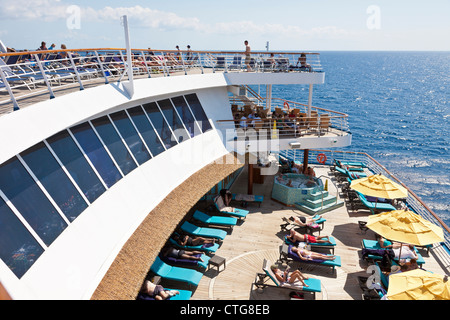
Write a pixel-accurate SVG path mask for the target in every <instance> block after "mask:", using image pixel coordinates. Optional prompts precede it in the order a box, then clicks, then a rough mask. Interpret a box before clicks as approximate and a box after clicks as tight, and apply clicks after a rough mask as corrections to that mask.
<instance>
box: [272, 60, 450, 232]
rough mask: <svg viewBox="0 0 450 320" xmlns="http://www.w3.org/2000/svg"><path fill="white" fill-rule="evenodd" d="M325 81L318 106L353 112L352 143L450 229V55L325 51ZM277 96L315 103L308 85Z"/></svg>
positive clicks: (317, 91)
mask: <svg viewBox="0 0 450 320" xmlns="http://www.w3.org/2000/svg"><path fill="white" fill-rule="evenodd" d="M320 60H321V64H322V67H323V71H324V72H325V84H323V85H316V86H314V90H313V105H314V106H317V107H322V108H325V109H330V110H335V111H340V112H344V113H346V114H348V115H349V120H348V121H349V127H350V130H351V132H352V134H353V140H352V146H350V147H347V148H346V150H350V151H361V152H366V153H368V154H369V155H371V156H372V157H373V158H375V159H376V160H377V161H378V162H380V163H381V164H382V165H384V166H385V167H386V168H387V169H388V170H389V171H390V172H392V173H393V174H394V175H395V176H396V177H397V178H399V179H400V180H401V181H402V182H403V183H405V184H406V185H407V186H408V187H409V188H410V189H411V190H412V191H413V192H414V193H416V194H417V195H418V196H419V197H420V198H421V199H422V200H423V201H424V202H425V203H426V204H427V205H428V206H429V207H430V208H431V209H432V210H433V211H434V212H435V213H436V214H437V215H438V216H439V217H440V218H441V219H442V220H443V221H444V222H445V223H446V224H447V226H450V107H449V104H448V102H449V98H450V86H449V85H450V52H321V53H320ZM272 90H273V91H272V95H273V97H278V98H285V99H289V100H292V101H297V102H301V103H307V101H308V87H307V86H291V85H289V86H288V85H284V86H283V85H280V86H274V87H273V88H272Z"/></svg>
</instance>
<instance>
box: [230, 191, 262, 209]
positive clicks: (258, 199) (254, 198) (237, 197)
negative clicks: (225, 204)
mask: <svg viewBox="0 0 450 320" xmlns="http://www.w3.org/2000/svg"><path fill="white" fill-rule="evenodd" d="M231 200H234V201H245V202H254V203H257V204H258V206H259V207H261V203H262V202H263V200H264V196H261V195H246V194H239V193H232V194H231Z"/></svg>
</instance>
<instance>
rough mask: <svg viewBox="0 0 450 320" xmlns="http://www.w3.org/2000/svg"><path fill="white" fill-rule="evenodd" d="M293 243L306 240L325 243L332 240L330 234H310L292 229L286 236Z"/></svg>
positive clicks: (307, 241)
mask: <svg viewBox="0 0 450 320" xmlns="http://www.w3.org/2000/svg"><path fill="white" fill-rule="evenodd" d="M286 238H287V239H288V240H290V241H291V242H292V243H296V242H306V243H324V242H330V238H329V236H317V237H316V236H312V235H309V234H301V233H298V232H297V231H295V230H293V229H291V231H290V234H289V235H288V236H287V237H286Z"/></svg>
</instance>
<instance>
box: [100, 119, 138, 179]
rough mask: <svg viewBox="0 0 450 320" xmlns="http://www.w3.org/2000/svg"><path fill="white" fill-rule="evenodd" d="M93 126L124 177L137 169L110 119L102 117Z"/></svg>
mask: <svg viewBox="0 0 450 320" xmlns="http://www.w3.org/2000/svg"><path fill="white" fill-rule="evenodd" d="M92 124H93V125H94V127H95V130H97V132H98V134H99V136H100V137H101V138H102V140H103V142H104V143H105V145H106V146H107V147H108V150H109V152H110V153H111V154H112V156H113V157H114V160H116V162H117V164H118V165H119V167H120V170H122V172H123V174H124V175H127V174H128V173H130V172H131V171H133V170H134V169H136V168H137V165H136V162H135V161H134V160H133V157H132V156H131V154H130V153H129V152H128V150H127V148H126V147H125V144H124V142H123V141H122V139H121V138H120V136H119V134H118V133H117V131H116V129H114V126H113V125H112V124H111V122H110V121H109V119H108V117H106V116H105V117H101V118H98V119H95V120H93V121H92Z"/></svg>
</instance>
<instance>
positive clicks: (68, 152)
mask: <svg viewBox="0 0 450 320" xmlns="http://www.w3.org/2000/svg"><path fill="white" fill-rule="evenodd" d="M47 141H48V143H49V144H50V146H51V148H52V149H53V151H54V152H55V154H56V155H57V157H58V158H59V159H60V160H61V162H62V163H63V164H64V167H65V168H66V169H67V170H68V171H69V173H70V175H71V176H72V178H73V180H75V182H76V183H77V185H78V186H79V187H80V189H81V190H83V193H84V195H85V196H86V198H88V200H89V202H91V203H92V202H94V200H95V199H97V198H98V197H99V196H100V195H101V194H103V192H105V191H106V189H105V187H104V186H103V184H102V183H101V181H100V179H99V178H98V176H97V175H96V174H95V172H94V170H93V169H92V167H91V166H90V165H89V163H88V162H87V161H86V159H85V158H84V156H83V154H82V153H81V151H80V149H79V148H78V147H77V145H76V144H75V142H74V141H73V139H72V137H71V136H70V135H69V133H68V132H67V131H62V132H60V133H57V134H55V135H54V136H52V137H51V138H49V139H47Z"/></svg>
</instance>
